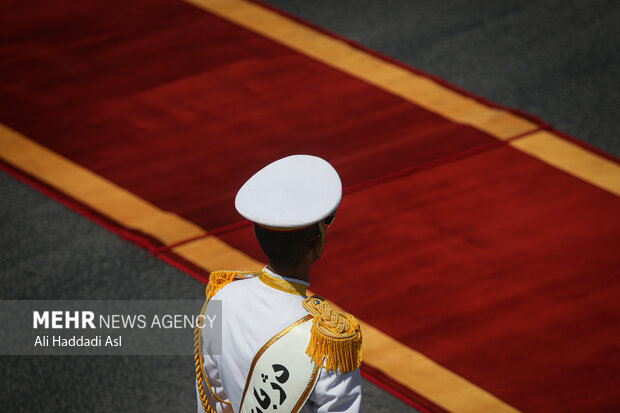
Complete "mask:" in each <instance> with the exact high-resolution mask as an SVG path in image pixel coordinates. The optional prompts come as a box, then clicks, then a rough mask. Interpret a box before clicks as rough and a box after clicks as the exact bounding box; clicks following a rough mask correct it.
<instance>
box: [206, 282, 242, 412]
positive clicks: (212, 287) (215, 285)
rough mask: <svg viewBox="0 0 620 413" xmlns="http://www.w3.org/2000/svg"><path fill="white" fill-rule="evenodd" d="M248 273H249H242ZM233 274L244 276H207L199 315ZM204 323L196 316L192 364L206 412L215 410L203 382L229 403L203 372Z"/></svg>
mask: <svg viewBox="0 0 620 413" xmlns="http://www.w3.org/2000/svg"><path fill="white" fill-rule="evenodd" d="M242 274H249V273H242ZM235 276H240V277H241V278H245V277H244V276H242V275H240V274H238V273H235V272H233V271H218V272H214V273H212V274H211V276H210V277H209V284H207V288H206V290H205V294H206V296H207V299H206V300H205V303H204V304H203V306H202V309H201V310H200V315H202V316H203V317H204V313H205V310H206V308H207V304H208V303H209V300H210V299H211V297H213V296H214V295H215V293H216V292H217V291H219V290H220V289H221V288H222V287H223V286H225V285H226V284H228V283H230V282H232V281H233V279H234V278H235ZM203 323H204V318H198V320H197V321H196V327H195V328H194V365H195V367H196V386H197V388H198V397H199V398H200V403H201V404H202V408H203V409H204V411H205V412H206V413H216V411H215V410H214V409H213V408H212V407H211V405H210V404H209V400H208V399H207V395H206V392H205V390H204V385H203V383H206V384H207V388H208V389H209V392H210V393H211V395H212V396H213V397H214V398H215V399H216V400H217V401H219V402H221V403H224V404H231V403H230V402H228V401H226V400H222V399H221V398H219V397H218V396H217V395H216V394H215V393H214V392H213V389H212V388H211V385H210V384H209V381H208V380H207V377H206V374H205V372H204V367H203V366H204V358H203V357H202V343H201V336H202V329H201V327H202V325H203Z"/></svg>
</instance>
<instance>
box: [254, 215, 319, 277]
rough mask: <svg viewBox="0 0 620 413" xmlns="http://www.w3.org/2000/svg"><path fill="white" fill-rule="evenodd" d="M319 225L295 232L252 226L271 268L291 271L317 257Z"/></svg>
mask: <svg viewBox="0 0 620 413" xmlns="http://www.w3.org/2000/svg"><path fill="white" fill-rule="evenodd" d="M319 225H321V224H316V225H311V226H310V227H308V228H304V229H300V230H297V231H272V230H269V229H266V228H263V227H261V226H260V225H258V224H254V235H256V239H257V240H258V244H259V245H260V247H261V249H262V250H263V252H264V253H265V255H266V256H267V258H268V259H269V264H270V265H271V266H272V267H273V268H277V269H279V270H282V271H286V270H293V269H295V268H298V267H299V266H301V265H303V264H304V263H307V262H308V261H310V262H312V261H315V260H316V259H317V258H318V257H319V255H320V253H321V244H322V240H321V236H322V235H321V232H320V230H319Z"/></svg>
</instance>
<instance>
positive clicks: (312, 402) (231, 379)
mask: <svg viewBox="0 0 620 413" xmlns="http://www.w3.org/2000/svg"><path fill="white" fill-rule="evenodd" d="M341 197H342V184H341V182H340V178H339V176H338V173H337V172H336V171H335V169H334V168H333V167H332V166H331V165H330V164H329V163H327V162H326V161H325V160H323V159H321V158H318V157H315V156H309V155H294V156H289V157H286V158H283V159H280V160H278V161H276V162H274V163H272V164H270V165H268V166H266V167H265V168H263V169H261V170H260V171H259V172H257V173H256V174H255V175H254V176H252V177H251V178H250V179H249V180H248V181H247V182H246V183H245V184H244V185H243V187H242V188H241V189H240V190H239V192H238V193H237V197H236V200H235V206H236V208H237V210H238V211H239V213H240V214H241V215H242V216H244V217H245V218H247V219H249V220H250V221H252V222H254V223H255V224H254V233H255V235H256V237H257V240H258V242H259V244H260V246H261V248H262V249H263V251H264V252H265V255H267V257H268V258H269V265H267V266H266V267H265V268H264V269H263V270H262V271H261V272H260V273H258V274H256V273H248V272H242V271H216V272H213V273H212V274H211V276H210V279H209V284H208V286H207V290H206V295H207V300H206V302H205V306H204V307H203V310H202V311H203V313H204V311H205V310H206V309H208V306H209V305H213V303H214V302H215V300H219V301H220V302H221V306H222V309H221V310H222V312H221V314H222V320H223V327H222V337H221V343H222V346H221V347H222V351H221V354H215V350H214V348H215V347H216V346H215V343H216V341H217V339H218V338H217V337H211V336H210V335H209V329H207V328H205V329H199V328H197V329H196V330H195V361H196V384H197V385H196V390H197V400H198V412H207V413H211V412H218V413H220V412H248V413H267V412H358V411H359V410H360V403H361V379H360V372H359V366H360V363H361V358H362V347H363V345H362V336H361V331H360V327H359V323H358V322H357V320H356V319H355V318H354V317H353V316H351V315H350V314H346V313H342V312H337V311H334V310H333V309H332V308H331V307H330V305H329V304H328V303H327V301H325V300H324V299H323V298H322V297H318V296H312V297H307V296H306V288H307V287H308V285H309V277H310V267H311V265H312V263H313V262H314V261H316V260H317V259H318V258H319V257H320V256H321V254H322V252H323V247H324V245H325V231H326V230H327V228H328V227H329V225H330V224H331V222H332V220H333V218H334V213H335V211H336V208H337V207H338V204H339V203H340V199H341ZM211 300H213V301H211Z"/></svg>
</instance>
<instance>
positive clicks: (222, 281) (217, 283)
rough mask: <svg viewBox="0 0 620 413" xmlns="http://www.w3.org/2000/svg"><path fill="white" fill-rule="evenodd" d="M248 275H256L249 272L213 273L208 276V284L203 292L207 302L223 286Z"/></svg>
mask: <svg viewBox="0 0 620 413" xmlns="http://www.w3.org/2000/svg"><path fill="white" fill-rule="evenodd" d="M250 274H254V275H255V274H256V273H253V272H251V271H213V272H212V273H211V275H210V276H209V284H207V289H206V291H205V293H206V296H207V301H209V300H210V299H211V298H212V297H213V296H214V295H215V293H217V292H218V291H219V290H221V289H222V288H223V287H224V286H225V285H227V284H230V283H231V282H232V281H234V280H235V279H239V280H242V279H244V278H247V277H248V275H250Z"/></svg>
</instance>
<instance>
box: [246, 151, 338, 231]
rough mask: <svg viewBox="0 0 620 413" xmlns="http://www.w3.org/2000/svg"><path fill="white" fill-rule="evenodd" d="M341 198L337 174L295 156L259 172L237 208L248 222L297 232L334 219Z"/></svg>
mask: <svg viewBox="0 0 620 413" xmlns="http://www.w3.org/2000/svg"><path fill="white" fill-rule="evenodd" d="M341 198H342V183H341V182H340V177H339V176H338V172H336V170H335V169H334V167H333V166H331V165H330V164H329V163H328V162H327V161H325V160H324V159H321V158H319V157H317V156H312V155H292V156H287V157H286V158H282V159H279V160H277V161H275V162H273V163H270V164H269V165H267V166H265V167H264V168H263V169H261V170H260V171H258V172H256V173H255V174H254V175H253V176H252V177H251V178H250V179H248V181H247V182H246V183H245V184H243V186H242V187H241V189H239V192H237V197H236V198H235V208H237V211H239V213H240V214H241V215H242V216H243V217H244V218H246V219H248V220H250V221H252V222H255V223H257V224H260V225H263V226H267V227H272V228H275V229H278V228H281V229H295V228H303V227H306V226H308V225H311V224H314V223H316V222H319V221H321V220H322V219H323V218H326V217H327V216H329V215H331V214H332V213H333V212H334V211H335V210H336V208H337V207H338V204H340V199H341Z"/></svg>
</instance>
